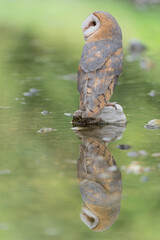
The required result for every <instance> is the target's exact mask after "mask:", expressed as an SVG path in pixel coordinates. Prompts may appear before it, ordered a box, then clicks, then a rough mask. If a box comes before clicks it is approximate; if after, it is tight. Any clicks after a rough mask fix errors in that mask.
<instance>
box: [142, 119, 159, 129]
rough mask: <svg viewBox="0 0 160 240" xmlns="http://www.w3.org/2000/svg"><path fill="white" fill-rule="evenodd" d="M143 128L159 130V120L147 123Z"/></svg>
mask: <svg viewBox="0 0 160 240" xmlns="http://www.w3.org/2000/svg"><path fill="white" fill-rule="evenodd" d="M144 127H145V128H147V129H160V119H153V120H151V121H150V122H148V123H147V124H146V125H145V126H144Z"/></svg>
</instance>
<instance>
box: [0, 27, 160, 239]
mask: <svg viewBox="0 0 160 240" xmlns="http://www.w3.org/2000/svg"><path fill="white" fill-rule="evenodd" d="M0 32H1V38H0V55H1V58H0V66H1V67H0V79H1V81H0V89H1V96H0V136H1V138H0V139H1V140H0V196H1V197H0V239H3V240H28V239H30V240H32V239H34V240H41V239H46V240H48V239H56V240H63V239H64V240H67V239H68V240H72V239H73V240H81V239H86V240H88V239H93V240H94V239H95V240H97V239H98V240H104V239H113V240H116V239H120V240H121V239H127V240H132V239H133V240H135V239H137V240H140V239H141V240H144V239H145V240H149V239H153V240H158V239H159V236H160V229H159V225H160V186H159V173H160V157H153V156H152V154H153V153H159V152H160V147H159V143H160V130H148V129H145V128H144V125H145V124H146V123H147V122H148V121H150V120H152V119H156V118H160V110H159V109H160V108H159V104H160V98H159V95H157V96H155V97H150V96H149V95H148V93H149V92H150V91H151V90H155V91H157V92H158V89H160V85H159V75H160V69H159V64H160V58H159V56H160V55H159V54H160V52H159V51H158V50H154V51H153V52H152V51H151V50H150V53H151V54H150V56H151V59H152V61H154V62H155V67H154V68H153V69H151V70H147V71H146V70H144V69H141V68H140V66H139V63H138V62H132V63H128V62H127V61H126V55H127V50H126V49H125V56H124V59H125V60H124V70H123V75H122V76H121V77H120V79H119V83H118V85H117V87H116V89H115V92H114V96H113V97H112V101H116V102H118V103H119V104H121V105H122V106H123V109H124V113H125V114H126V116H127V120H128V124H127V128H126V130H125V131H124V132H123V134H122V133H121V134H120V136H119V135H117V137H115V138H114V139H113V141H111V142H109V143H108V146H106V151H107V150H109V153H110V154H111V155H112V156H113V157H114V159H115V162H116V164H117V166H118V169H119V170H118V171H120V172H121V181H122V192H121V201H120V202H121V207H120V212H119V215H118V216H117V219H116V221H115V222H114V224H113V225H112V226H111V227H110V228H109V229H107V230H106V231H104V232H99V233H98V232H94V231H92V230H90V229H89V228H88V227H87V226H86V225H85V224H84V223H83V222H82V220H81V218H80V213H81V209H82V206H83V199H82V196H81V193H80V186H79V181H78V179H77V174H78V178H80V177H79V172H78V173H77V160H78V159H79V157H80V159H82V155H81V156H80V148H82V146H81V145H83V146H84V147H85V143H86V142H87V141H86V142H85V141H84V139H80V138H78V136H77V135H76V134H75V132H74V131H73V130H72V125H71V123H70V122H71V120H72V117H71V116H66V115H65V114H64V113H73V112H74V111H75V110H77V108H78V104H79V99H78V98H79V95H78V92H77V89H76V81H75V76H76V75H75V74H76V71H77V66H78V62H79V59H80V53H81V49H77V50H74V51H72V48H69V49H67V50H66V46H64V45H63V44H61V43H60V47H59V48H58V49H57V47H56V46H54V45H52V44H49V43H48V44H47V43H46V42H42V41H41V39H40V38H39V37H38V36H36V35H34V34H33V33H31V32H30V31H24V32H22V31H20V30H18V31H17V32H16V31H15V29H11V28H9V27H6V26H1V28H0ZM78 47H79V46H78ZM30 89H37V92H36V93H35V94H32V95H33V96H26V95H27V94H25V93H26V92H29V90H30ZM43 110H47V111H49V112H50V114H48V115H43V114H41V112H42V111H43ZM43 127H48V128H54V129H55V131H53V132H50V133H46V134H43V133H39V132H38V130H40V129H41V128H43ZM114 131H115V132H116V129H114V130H113V131H112V133H113V132H114ZM122 135H123V136H122ZM87 136H88V135H87ZM80 137H81V138H85V137H86V135H85V132H84V133H83V134H81V136H80ZM90 137H92V138H94V139H95V138H96V141H98V143H100V144H101V143H102V144H103V143H104V142H103V141H102V138H103V129H102V132H101V137H99V135H98V137H97V135H96V137H95V136H90ZM105 137H106V135H105ZM82 140H83V141H82ZM119 144H128V145H130V146H132V148H131V149H129V150H121V149H118V148H117V145H119ZM105 145H107V144H105ZM140 150H145V151H146V152H147V156H138V157H129V156H128V155H127V153H128V152H130V151H140ZM90 151H91V153H90V154H92V150H90ZM93 156H94V155H93ZM93 156H92V157H93ZM80 159H79V160H78V163H79V162H80ZM95 161H96V160H95ZM133 161H137V162H138V164H139V165H140V166H143V168H146V167H149V169H150V171H143V170H142V171H141V173H139V174H137V175H136V174H133V173H130V174H127V173H126V171H125V170H123V169H124V166H126V167H128V166H129V165H130V164H131V163H132V162H133ZM78 169H79V168H78ZM78 171H79V170H78ZM120 172H119V173H120ZM114 184H115V185H116V181H115V182H114ZM112 211H113V212H114V206H113V210H111V212H112Z"/></svg>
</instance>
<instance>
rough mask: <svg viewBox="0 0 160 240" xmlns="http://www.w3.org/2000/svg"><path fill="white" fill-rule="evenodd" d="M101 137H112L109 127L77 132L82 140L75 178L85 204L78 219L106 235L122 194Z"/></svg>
mask: <svg viewBox="0 0 160 240" xmlns="http://www.w3.org/2000/svg"><path fill="white" fill-rule="evenodd" d="M113 131H114V129H113ZM103 133H106V134H107V133H108V134H107V136H109V135H112V133H110V128H108V126H105V127H102V128H99V127H96V128H92V129H90V130H89V129H88V131H87V130H85V131H83V130H81V131H76V134H77V135H78V136H79V138H81V139H82V144H81V145H80V157H79V159H78V162H77V177H78V181H79V187H80V192H81V196H82V198H83V201H84V204H83V207H82V210H81V214H80V217H81V220H82V221H83V222H84V223H85V224H86V225H87V226H88V227H89V228H90V229H91V230H93V231H96V232H102V231H105V230H106V229H108V228H110V227H111V225H112V224H113V223H114V222H115V221H116V219H117V217H118V215H119V211H120V206H121V192H122V178H121V173H120V171H119V170H118V168H117V166H116V162H115V160H114V157H113V156H112V154H111V152H110V151H109V149H108V147H107V142H104V141H103V140H102V138H103Z"/></svg>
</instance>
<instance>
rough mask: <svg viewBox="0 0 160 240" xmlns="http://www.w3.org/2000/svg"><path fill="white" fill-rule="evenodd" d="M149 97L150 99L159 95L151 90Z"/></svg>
mask: <svg viewBox="0 0 160 240" xmlns="http://www.w3.org/2000/svg"><path fill="white" fill-rule="evenodd" d="M148 95H149V96H150V97H155V96H156V95H157V93H156V92H155V91H154V90H151V91H150V92H149V93H148Z"/></svg>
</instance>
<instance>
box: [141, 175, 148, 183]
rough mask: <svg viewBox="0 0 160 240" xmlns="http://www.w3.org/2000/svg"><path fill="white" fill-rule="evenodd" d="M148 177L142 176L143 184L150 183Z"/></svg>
mask: <svg viewBox="0 0 160 240" xmlns="http://www.w3.org/2000/svg"><path fill="white" fill-rule="evenodd" d="M148 179H149V178H148V177H147V176H142V177H141V178H140V181H141V182H147V181H148Z"/></svg>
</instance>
